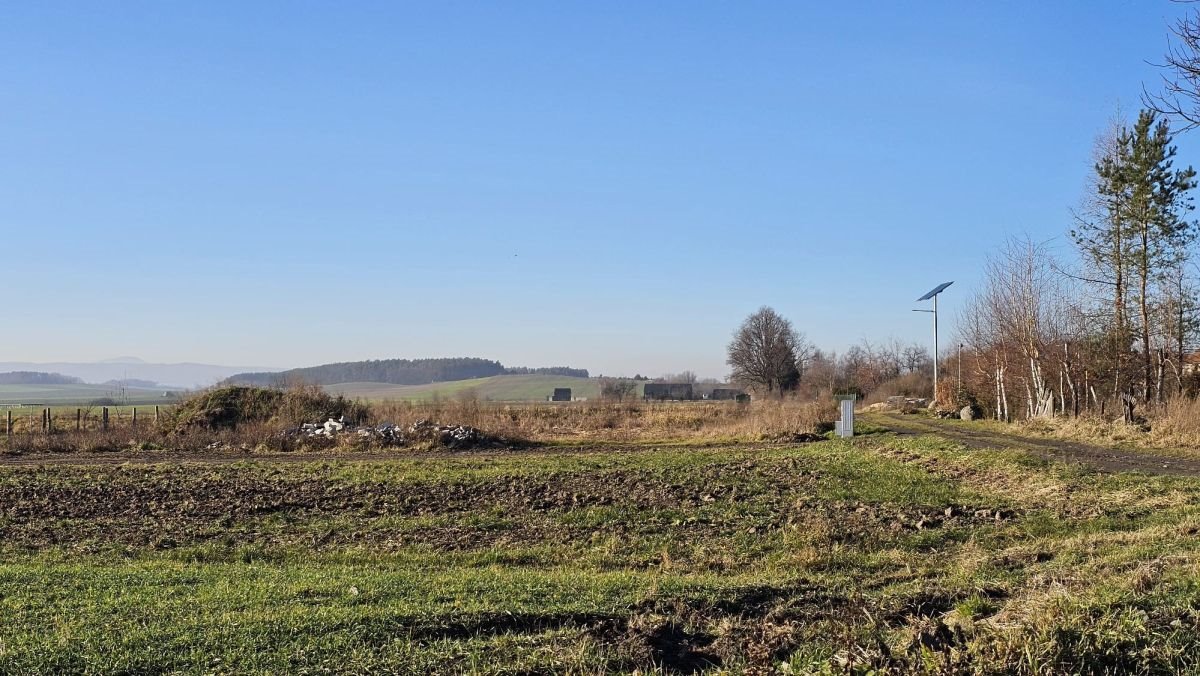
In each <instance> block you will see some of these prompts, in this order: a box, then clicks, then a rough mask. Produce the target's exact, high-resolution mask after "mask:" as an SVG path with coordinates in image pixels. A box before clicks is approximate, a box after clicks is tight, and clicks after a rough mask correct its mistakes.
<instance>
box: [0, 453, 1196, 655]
mask: <svg viewBox="0 0 1200 676" xmlns="http://www.w3.org/2000/svg"><path fill="white" fill-rule="evenodd" d="M1197 533H1200V481H1197V480H1194V479H1181V478H1167V477H1144V476H1134V475H1100V474H1095V473H1091V472H1087V471H1083V470H1081V469H1079V468H1077V467H1072V466H1068V465H1046V464H1044V463H1041V462H1038V461H1034V460H1033V459H1031V458H1029V457H1027V456H1023V455H1020V454H1013V453H1009V452H1005V453H1000V452H988V451H978V450H976V451H969V452H968V451H966V450H965V449H964V448H962V447H960V446H956V445H954V444H950V443H947V442H943V441H939V440H937V439H934V438H931V437H923V438H912V437H909V438H899V437H893V436H891V435H888V434H872V435H866V436H863V437H859V438H857V439H855V440H853V442H845V441H827V442H820V443H814V444H809V445H802V446H794V447H784V446H779V447H767V448H763V447H755V448H747V447H726V448H698V447H697V448H689V447H686V446H685V447H672V448H655V447H653V446H648V445H647V446H641V447H629V448H618V449H614V450H612V451H609V452H589V453H576V452H571V451H570V450H569V449H568V450H562V449H560V450H556V451H539V452H524V453H509V454H499V455H473V454H463V455H457V456H456V455H436V456H429V455H421V454H415V455H409V456H399V457H397V458H396V459H395V460H388V461H379V462H331V461H325V462H309V463H304V462H299V463H296V462H289V463H274V464H272V463H269V462H264V461H259V462H244V463H238V464H207V465H206V464H182V465H181V464H161V465H132V464H128V465H121V464H107V465H102V466H79V467H71V466H45V467H37V466H32V467H16V466H7V467H0V618H3V621H0V673H22V674H27V673H45V674H50V673H56V674H57V673H84V672H92V673H164V672H171V673H195V674H201V673H262V674H275V673H293V674H303V673H328V672H333V673H381V672H383V673H459V672H472V673H565V672H571V673H602V672H611V671H623V672H631V671H634V670H642V672H643V673H645V672H666V673H691V672H693V671H696V670H700V671H709V672H714V673H715V672H717V671H721V672H722V673H740V672H747V671H748V672H753V673H812V672H827V673H843V672H854V673H880V672H886V671H898V672H905V673H911V672H930V673H934V672H937V673H947V672H955V671H966V672H978V673H1079V672H1088V673H1181V672H1183V673H1197V670H1198V669H1200V666H1198V665H1200V582H1198V580H1200V567H1198V561H1200V559H1198V558H1197V556H1198V550H1200V538H1198V537H1197ZM870 670H875V671H873V672H872V671H870Z"/></svg>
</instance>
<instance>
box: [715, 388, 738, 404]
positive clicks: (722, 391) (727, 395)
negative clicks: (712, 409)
mask: <svg viewBox="0 0 1200 676" xmlns="http://www.w3.org/2000/svg"><path fill="white" fill-rule="evenodd" d="M739 394H745V393H744V392H742V391H741V390H736V389H734V388H732V387H718V388H716V389H714V390H713V391H712V393H711V394H709V395H708V398H709V399H714V400H716V401H736V400H737V398H738V395H739Z"/></svg>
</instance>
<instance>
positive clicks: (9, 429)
mask: <svg viewBox="0 0 1200 676" xmlns="http://www.w3.org/2000/svg"><path fill="white" fill-rule="evenodd" d="M4 436H6V437H9V438H12V409H11V408H10V409H8V422H7V424H5V425H4Z"/></svg>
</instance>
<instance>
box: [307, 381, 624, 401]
mask: <svg viewBox="0 0 1200 676" xmlns="http://www.w3.org/2000/svg"><path fill="white" fill-rule="evenodd" d="M556 387H569V388H571V396H572V397H575V398H577V399H580V398H583V399H598V398H599V397H600V380H599V379H598V378H573V377H571V376H547V375H509V376H491V377H489V378H472V379H470V380H454V381H449V382H444V383H429V384H427V385H391V384H388V383H338V384H336V385H326V386H325V389H326V390H328V391H329V392H330V393H332V394H341V395H344V396H346V397H349V398H351V399H367V400H372V401H385V400H393V401H401V400H408V401H429V400H431V399H434V398H438V399H453V398H455V397H459V396H463V395H464V394H465V393H468V392H474V394H475V396H476V397H477V398H478V399H480V400H482V401H545V400H546V397H549V396H550V395H551V394H552V393H553V392H554V388H556ZM639 394H640V387H639Z"/></svg>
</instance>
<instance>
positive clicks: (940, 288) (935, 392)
mask: <svg viewBox="0 0 1200 676" xmlns="http://www.w3.org/2000/svg"><path fill="white" fill-rule="evenodd" d="M953 283H954V282H946V283H945V284H939V285H937V286H935V287H934V288H933V290H932V291H930V292H929V293H927V294H925V295H924V296H921V297H920V298H918V299H917V302H918V303H920V302H921V301H926V300H933V309H932V310H913V312H932V313H933V401H934V402H935V403H936V402H937V397H938V388H937V386H938V317H937V310H938V302H937V301H938V295H939V294H940V293H941V292H943V291H945V290H946V287H948V286H950V285H951V284H953Z"/></svg>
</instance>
